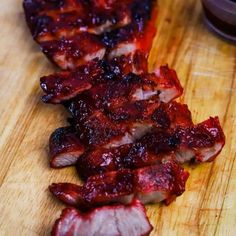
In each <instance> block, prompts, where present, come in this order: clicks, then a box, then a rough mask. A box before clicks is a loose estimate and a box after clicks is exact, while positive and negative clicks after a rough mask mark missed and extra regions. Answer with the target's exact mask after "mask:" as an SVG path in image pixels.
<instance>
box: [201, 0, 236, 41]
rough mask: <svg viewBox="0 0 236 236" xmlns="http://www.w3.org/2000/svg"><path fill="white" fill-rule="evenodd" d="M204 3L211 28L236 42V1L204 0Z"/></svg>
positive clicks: (207, 22)
mask: <svg viewBox="0 0 236 236" xmlns="http://www.w3.org/2000/svg"><path fill="white" fill-rule="evenodd" d="M202 4H203V9H204V12H205V22H206V24H207V26H208V27H209V28H210V30H212V31H214V32H215V33H217V34H218V35H220V36H222V37H224V38H225V39H227V40H230V41H231V42H234V43H236V1H235V0H234V1H233V0H202Z"/></svg>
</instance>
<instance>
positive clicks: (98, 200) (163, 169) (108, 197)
mask: <svg viewBox="0 0 236 236" xmlns="http://www.w3.org/2000/svg"><path fill="white" fill-rule="evenodd" d="M188 176H189V174H188V172H186V171H184V169H183V168H182V167H181V166H179V165H178V164H177V163H175V162H173V161H170V160H169V161H165V162H163V163H162V164H158V165H155V166H150V167H145V168H140V169H137V170H134V171H131V170H128V169H126V170H121V171H117V172H109V173H106V174H102V175H96V176H92V177H90V178H88V180H87V181H86V182H85V184H84V185H83V186H78V185H74V184H68V183H61V184H52V185H51V186H50V191H51V192H52V194H53V195H54V196H56V197H57V198H58V199H59V200H61V201H62V202H64V203H66V204H69V205H72V206H77V207H80V208H82V209H84V208H89V207H95V206H99V205H104V204H110V203H115V202H122V203H125V204H128V203H130V201H131V200H132V198H133V197H136V198H138V199H140V200H141V202H143V203H157V202H161V201H165V202H166V203H169V202H170V201H171V200H173V199H174V198H175V197H176V196H179V195H181V194H182V193H183V192H184V191H185V183H186V181H187V179H188Z"/></svg>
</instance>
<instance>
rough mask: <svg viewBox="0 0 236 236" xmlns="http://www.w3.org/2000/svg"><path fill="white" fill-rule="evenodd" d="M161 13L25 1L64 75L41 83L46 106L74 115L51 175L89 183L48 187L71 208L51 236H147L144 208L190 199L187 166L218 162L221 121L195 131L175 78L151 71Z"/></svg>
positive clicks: (92, 0) (53, 140) (143, 2)
mask: <svg viewBox="0 0 236 236" xmlns="http://www.w3.org/2000/svg"><path fill="white" fill-rule="evenodd" d="M156 8H157V7H156V4H155V1H154V0H124V1H118V0H86V1H85V0H58V1H55V0H24V9H25V15H26V20H27V23H28V25H29V28H30V30H31V33H32V35H33V37H34V39H35V40H36V42H37V43H39V45H40V47H41V48H42V51H43V52H44V53H45V54H46V56H47V57H48V58H49V59H50V60H51V61H52V62H53V63H55V64H57V65H58V66H59V67H60V68H61V69H63V71H62V72H59V73H55V74H52V75H49V76H44V77H42V78H41V80H40V85H41V87H42V89H43V91H44V95H43V97H42V100H43V101H44V102H45V103H51V104H61V105H63V106H64V107H65V109H66V110H67V111H68V113H69V114H70V117H69V118H68V123H69V125H68V126H67V127H62V128H58V129H57V130H55V131H54V132H53V133H52V135H51V137H50V140H49V147H50V166H51V167H52V168H63V167H66V166H72V165H73V166H75V167H76V169H77V171H78V174H79V175H80V176H81V178H82V179H83V180H84V181H85V182H84V184H83V185H76V184H71V183H58V184H52V185H51V186H50V187H49V189H50V191H51V193H52V194H53V195H54V196H55V197H57V198H58V199H59V200H61V201H62V202H64V203H65V204H66V205H69V206H70V208H67V209H65V210H64V211H63V213H62V215H61V217H60V219H58V220H57V221H56V223H55V225H54V227H53V231H52V235H82V236H87V235H89V236H90V235H94V236H95V235H96V236H98V235H111V236H114V235H122V236H123V235H127V236H128V235H134V236H136V235H137V236H139V235H149V233H150V231H151V230H152V226H151V225H150V223H149V221H148V219H147V217H146V214H145V208H144V207H143V205H142V204H148V203H158V202H163V201H164V202H165V203H166V204H170V203H171V202H172V201H173V200H174V199H175V198H176V197H177V196H180V195H181V194H182V193H183V192H184V191H185V183H186V181H187V179H188V176H189V174H188V172H186V171H185V170H184V169H183V167H182V166H181V164H183V163H185V162H189V161H191V160H195V161H196V162H207V161H212V160H214V158H215V157H216V156H217V155H218V154H219V153H220V151H221V150H222V148H223V146H224V143H225V137H224V134H223V131H222V129H221V126H220V123H219V120H218V118H217V117H215V118H209V119H208V120H206V121H204V122H202V123H200V124H197V125H195V124H193V122H192V118H191V113H190V111H189V109H188V107H187V105H184V104H180V103H178V102H176V101H174V100H175V99H176V98H178V97H179V96H181V95H182V93H183V89H182V87H181V85H180V82H179V80H178V78H177V75H176V73H175V71H174V70H172V69H170V68H169V67H168V66H161V67H160V68H157V69H155V70H154V71H153V72H151V73H150V72H148V70H147V58H148V54H149V50H150V48H151V44H152V39H153V37H154V35H155V32H156V29H155V27H154V25H155V19H156V16H157V10H156ZM104 205H108V206H104ZM72 207H73V208H72Z"/></svg>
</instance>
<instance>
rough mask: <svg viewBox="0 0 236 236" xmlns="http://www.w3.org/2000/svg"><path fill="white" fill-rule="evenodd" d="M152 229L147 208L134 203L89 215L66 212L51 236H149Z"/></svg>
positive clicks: (74, 210)
mask: <svg viewBox="0 0 236 236" xmlns="http://www.w3.org/2000/svg"><path fill="white" fill-rule="evenodd" d="M152 228H153V227H152V226H151V224H150V222H149V220H148V218H147V216H146V210H145V208H144V206H143V205H142V204H141V203H140V202H139V201H138V200H133V201H132V203H131V204H130V205H127V206H123V205H114V206H105V207H100V208H97V209H95V210H92V211H90V212H88V213H86V214H84V213H81V212H79V211H78V210H77V209H74V208H66V209H64V210H63V211H62V214H61V216H60V218H59V219H58V220H57V221H56V222H55V224H54V226H53V230H52V236H69V235H80V236H104V235H106V236H117V235H119V236H132V235H133V236H148V235H149V234H150V232H151V231H152Z"/></svg>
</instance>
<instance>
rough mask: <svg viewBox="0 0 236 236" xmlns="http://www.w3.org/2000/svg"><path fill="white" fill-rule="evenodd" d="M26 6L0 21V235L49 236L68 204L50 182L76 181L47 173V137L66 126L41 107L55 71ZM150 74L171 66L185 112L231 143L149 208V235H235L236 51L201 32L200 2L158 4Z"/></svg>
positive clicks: (11, 7) (0, 15) (5, 0)
mask: <svg viewBox="0 0 236 236" xmlns="http://www.w3.org/2000/svg"><path fill="white" fill-rule="evenodd" d="M21 4H22V3H21V0H2V1H1V11H0V22H1V31H0V52H1V56H0V119H1V122H0V157H1V168H0V184H1V185H0V199H1V201H0V212H1V216H0V235H49V233H50V229H51V226H52V224H53V222H54V220H55V219H56V218H57V217H58V216H59V214H60V211H61V209H62V208H63V207H64V206H63V205H62V204H60V203H58V202H57V201H55V200H54V199H53V198H51V196H50V195H49V193H48V191H47V187H48V185H49V184H50V183H52V182H57V181H70V182H78V181H79V179H78V177H77V176H76V174H75V170H74V169H73V168H67V169H64V170H60V171H57V170H52V169H49V167H48V159H47V142H48V136H49V135H50V133H51V132H52V131H53V130H54V129H55V128H57V127H59V126H60V125H63V124H64V123H65V118H66V114H65V113H64V111H63V109H62V108H60V107H59V106H57V107H55V106H46V105H44V104H42V103H41V101H40V95H41V91H40V89H39V77H40V76H42V75H45V74H48V73H51V72H53V71H55V68H53V66H52V65H51V64H50V63H49V62H48V61H47V59H45V57H44V56H43V55H42V53H41V52H40V51H39V50H38V47H37V46H36V44H35V43H34V42H33V40H31V36H30V34H29V32H28V30H27V27H26V25H25V22H24V17H23V13H22V7H21ZM159 5H160V12H159V20H158V28H159V30H158V34H157V36H156V38H155V42H154V45H153V49H152V53H151V55H150V68H153V67H154V66H155V65H160V64H165V63H168V64H169V65H170V66H171V67H174V68H175V69H176V70H177V72H178V74H179V77H180V78H181V83H182V85H183V86H184V88H185V92H184V96H183V97H182V98H181V101H182V102H185V103H187V104H188V105H189V107H190V109H191V110H192V113H193V118H194V121H195V122H200V121H202V120H204V119H206V118H208V117H209V116H214V115H219V117H220V120H221V122H222V124H223V127H224V131H225V133H226V137H227V143H226V147H225V148H224V150H223V152H222V153H221V155H220V156H219V157H218V158H217V159H216V161H215V162H213V163H210V164H203V165H199V166H198V165H194V166H186V168H187V169H188V170H189V171H190V173H191V176H190V179H189V181H188V183H187V190H186V192H185V193H184V194H183V195H182V196H181V197H179V198H178V199H177V201H176V202H174V203H173V204H171V205H170V206H168V207H166V206H164V205H161V204H160V205H155V206H148V207H147V209H148V215H149V216H150V219H151V222H152V224H153V225H154V231H153V233H152V235H153V236H154V235H164V236H166V235H171V236H172V235H207V236H208V235H220V236H221V235H232V236H233V235H235V234H236V162H235V153H236V142H235V141H236V139H235V135H234V133H235V131H236V105H235V103H236V47H235V46H233V45H231V44H229V43H227V42H225V41H223V40H221V39H219V38H217V37H215V36H214V35H213V34H211V33H210V32H208V30H207V29H206V28H205V26H204V25H203V23H202V10H201V5H200V1H197V0H188V1H182V0H165V1H160V4H159Z"/></svg>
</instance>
